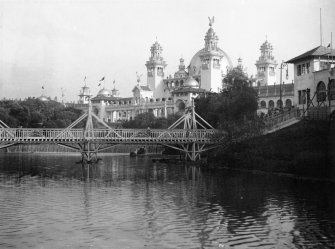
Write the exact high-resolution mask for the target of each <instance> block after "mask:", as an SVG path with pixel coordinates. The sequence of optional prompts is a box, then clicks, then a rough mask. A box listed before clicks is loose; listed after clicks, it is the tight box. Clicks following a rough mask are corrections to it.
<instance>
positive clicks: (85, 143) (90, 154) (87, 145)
mask: <svg viewBox="0 0 335 249" xmlns="http://www.w3.org/2000/svg"><path fill="white" fill-rule="evenodd" d="M85 119H86V124H85V128H84V130H83V140H82V141H80V142H78V144H77V145H78V146H73V145H69V144H66V143H57V144H58V145H60V146H63V147H66V148H68V149H72V150H75V151H79V152H80V153H81V156H82V161H83V162H88V163H90V162H96V161H98V157H97V154H98V152H100V151H103V150H106V149H109V148H111V147H114V146H115V145H116V144H112V145H105V147H102V145H101V144H99V143H97V142H96V133H97V132H98V131H97V130H95V129H94V126H93V119H95V120H96V121H97V122H98V123H100V124H102V125H103V126H105V127H106V128H107V130H108V132H107V133H106V135H109V134H110V133H113V132H114V130H113V129H112V128H111V127H110V126H109V125H108V124H106V123H105V122H104V121H103V120H102V119H100V118H99V117H98V116H97V115H95V114H94V112H93V111H92V103H91V100H89V103H88V111H87V112H85V113H84V114H83V115H82V116H80V117H79V118H78V119H77V120H76V121H74V122H73V123H72V124H71V125H69V126H68V127H67V128H65V129H64V131H62V132H61V133H60V134H59V135H58V136H57V137H62V136H64V135H65V134H66V133H68V134H69V135H71V129H72V128H74V127H75V126H76V125H78V124H79V123H80V122H82V121H83V120H85Z"/></svg>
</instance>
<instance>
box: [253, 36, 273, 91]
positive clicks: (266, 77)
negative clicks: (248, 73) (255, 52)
mask: <svg viewBox="0 0 335 249" xmlns="http://www.w3.org/2000/svg"><path fill="white" fill-rule="evenodd" d="M260 50H261V56H260V57H259V59H258V60H257V61H256V64H255V65H256V67H257V75H256V82H257V85H259V86H266V85H274V84H275V82H276V67H277V62H276V60H275V59H274V56H273V55H272V51H273V47H272V45H271V44H270V43H269V42H268V41H267V40H266V41H265V42H264V43H263V44H262V45H261V48H260Z"/></svg>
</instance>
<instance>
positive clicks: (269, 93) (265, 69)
mask: <svg viewBox="0 0 335 249" xmlns="http://www.w3.org/2000/svg"><path fill="white" fill-rule="evenodd" d="M260 51H261V55H260V57H259V59H258V60H257V61H256V64H255V65H256V68H257V74H256V79H255V85H254V88H255V90H256V91H257V92H258V113H259V114H260V113H265V114H266V113H268V111H269V110H273V109H277V108H280V107H283V108H287V109H289V108H291V107H293V106H294V105H295V102H294V84H293V82H292V83H285V82H284V81H283V82H282V83H281V84H280V81H279V80H277V75H276V68H277V62H276V60H275V57H274V56H273V46H272V45H271V44H270V43H269V42H268V41H267V40H266V41H265V42H264V43H263V44H262V45H261V47H260Z"/></svg>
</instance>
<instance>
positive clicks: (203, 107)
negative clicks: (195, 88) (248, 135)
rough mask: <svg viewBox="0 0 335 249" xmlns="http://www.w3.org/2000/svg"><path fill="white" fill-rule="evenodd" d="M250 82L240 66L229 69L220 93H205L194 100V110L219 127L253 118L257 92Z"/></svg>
mask: <svg viewBox="0 0 335 249" xmlns="http://www.w3.org/2000/svg"><path fill="white" fill-rule="evenodd" d="M250 82H251V79H249V78H248V76H247V75H246V74H245V73H244V72H243V71H242V70H241V69H240V68H234V69H232V70H230V71H229V72H228V73H227V75H226V77H225V78H224V80H223V85H224V88H223V90H222V91H221V92H220V93H207V95H206V96H200V97H198V98H197V99H196V100H195V108H196V112H197V113H198V114H199V115H200V116H202V117H203V118H204V119H205V120H206V121H207V122H209V123H210V124H211V125H213V126H214V127H216V128H219V129H227V128H231V127H233V126H236V125H237V126H239V125H241V124H243V122H244V121H247V120H253V119H254V118H255V116H256V115H255V113H256V110H257V93H256V91H255V90H254V89H253V88H252V87H251V86H250Z"/></svg>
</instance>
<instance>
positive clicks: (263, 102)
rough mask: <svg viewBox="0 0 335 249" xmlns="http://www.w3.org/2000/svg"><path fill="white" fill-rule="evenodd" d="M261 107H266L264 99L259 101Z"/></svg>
mask: <svg viewBox="0 0 335 249" xmlns="http://www.w3.org/2000/svg"><path fill="white" fill-rule="evenodd" d="M261 108H266V102H265V101H264V100H262V101H261Z"/></svg>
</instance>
